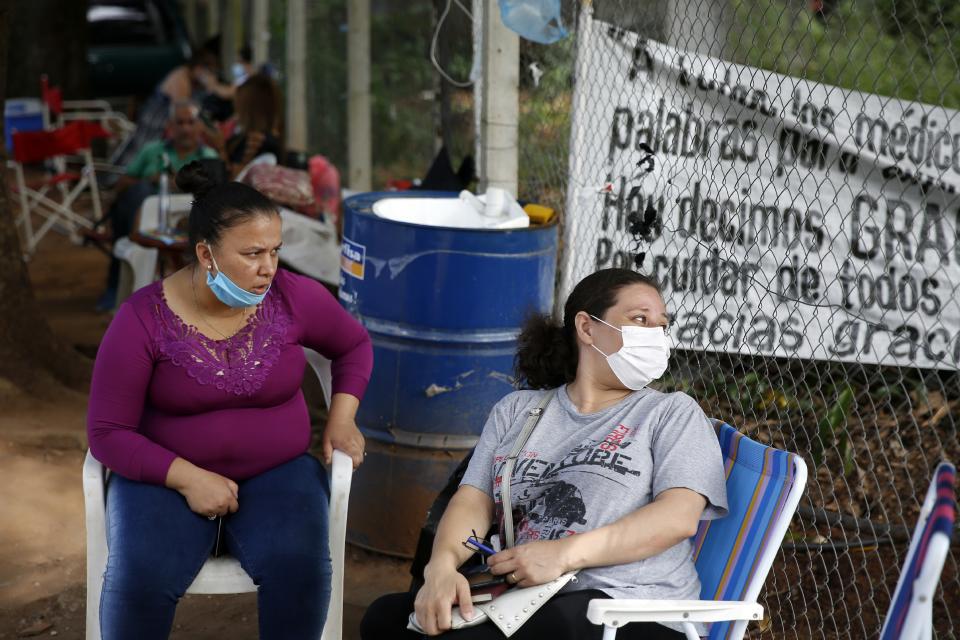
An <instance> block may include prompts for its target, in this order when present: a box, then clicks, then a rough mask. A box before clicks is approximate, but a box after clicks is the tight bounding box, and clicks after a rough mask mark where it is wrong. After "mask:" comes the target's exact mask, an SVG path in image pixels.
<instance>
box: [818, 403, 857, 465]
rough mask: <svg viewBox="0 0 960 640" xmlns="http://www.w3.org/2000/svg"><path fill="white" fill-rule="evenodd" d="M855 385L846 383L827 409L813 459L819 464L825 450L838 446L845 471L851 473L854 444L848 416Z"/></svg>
mask: <svg viewBox="0 0 960 640" xmlns="http://www.w3.org/2000/svg"><path fill="white" fill-rule="evenodd" d="M853 397H854V394H853V387H851V386H850V385H844V387H843V389H842V390H841V391H840V394H839V395H838V396H837V399H836V401H834V403H833V404H832V405H831V406H830V408H829V409H828V410H827V413H826V415H824V416H823V418H821V420H820V423H819V424H818V425H817V435H818V437H817V440H816V441H814V449H813V460H814V463H815V464H817V465H819V464H820V463H821V462H823V456H824V451H825V450H826V449H827V448H833V446H834V442H836V448H837V449H838V450H839V451H840V456H841V458H842V459H843V473H844V474H845V475H849V474H850V472H852V471H853V465H854V460H853V446H852V445H851V443H850V433H849V431H848V430H847V416H849V415H850V409H851V408H852V407H853Z"/></svg>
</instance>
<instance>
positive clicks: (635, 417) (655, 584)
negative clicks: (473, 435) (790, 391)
mask: <svg viewBox="0 0 960 640" xmlns="http://www.w3.org/2000/svg"><path fill="white" fill-rule="evenodd" d="M544 393H546V392H545V391H516V392H514V393H511V394H510V395H508V396H506V397H505V398H503V399H502V400H500V402H498V403H497V404H496V406H494V408H493V411H492V412H491V413H490V417H489V418H488V419H487V423H486V425H485V426H484V429H483V434H482V435H481V436H480V441H479V442H478V443H477V447H476V450H475V451H474V454H473V458H472V459H471V461H470V464H469V466H468V468H467V471H466V473H465V474H464V476H463V480H462V482H461V484H468V485H470V486H473V487H476V488H478V489H480V490H481V491H483V492H485V493H486V494H487V495H489V496H491V497H492V498H493V499H494V503H495V505H496V508H495V512H496V518H497V521H498V522H500V526H501V527H502V526H503V508H502V504H501V499H500V477H501V475H500V474H501V470H502V469H503V466H504V464H505V461H506V458H507V456H508V455H509V454H510V450H511V448H512V447H513V444H514V441H515V440H516V439H517V436H518V435H519V433H520V430H521V429H522V428H523V424H524V423H525V422H526V419H527V414H528V412H529V410H530V409H532V408H534V407H536V406H537V404H538V403H539V402H540V400H541V398H542V397H543V394H544ZM676 487H683V488H687V489H691V490H693V491H696V492H697V493H699V494H701V495H702V496H704V498H706V499H707V506H706V508H705V510H704V512H703V515H702V516H701V517H702V519H704V520H710V519H714V518H720V517H723V516H725V515H726V513H727V493H726V482H725V477H724V469H723V458H722V455H721V453H720V445H719V444H718V441H717V436H716V432H715V431H714V429H713V427H712V426H711V424H710V422H709V421H708V420H707V418H706V416H705V415H704V413H703V411H702V410H701V409H700V406H699V405H698V404H697V403H696V401H694V400H693V398H691V397H690V396H688V395H686V394H684V393H669V394H665V393H660V392H659V391H654V390H652V389H642V390H640V391H636V392H634V393H632V394H630V395H629V396H627V397H626V398H624V399H623V400H621V401H620V402H619V403H617V404H615V405H614V406H612V407H608V408H606V409H604V410H603V411H598V412H597V413H591V414H588V415H581V414H579V413H578V412H577V409H576V408H575V407H574V406H573V403H572V402H571V401H570V397H569V396H568V395H567V391H566V387H561V388H560V389H558V390H557V395H556V397H555V398H554V399H553V401H552V402H551V403H550V405H549V406H548V407H547V409H546V411H545V412H544V414H543V416H542V417H541V418H540V422H539V423H538V424H537V426H536V428H535V429H534V431H533V433H532V434H531V436H530V439H529V440H528V441H527V444H526V446H525V447H524V448H523V449H522V450H521V451H520V455H519V457H518V458H517V462H516V466H515V467H514V470H513V476H512V478H511V491H510V493H511V496H512V503H513V518H514V526H515V529H516V534H515V535H516V543H517V544H518V545H519V544H523V543H525V542H530V541H533V540H555V539H557V538H562V537H564V536H569V535H573V534H576V533H582V532H585V531H590V530H592V529H596V528H598V527H602V526H605V525H608V524H611V523H613V522H616V521H617V520H619V519H621V518H622V517H624V516H626V515H627V514H629V513H631V512H633V511H635V510H637V509H639V508H640V507H642V506H644V505H646V504H648V503H650V502H652V501H653V500H654V499H655V498H656V497H657V496H658V495H659V494H660V493H662V492H663V491H665V490H667V489H672V488H676ZM501 539H502V538H501ZM566 588H567V589H568V590H570V589H600V590H601V591H603V592H605V593H607V594H608V595H610V596H612V597H614V598H660V599H677V600H685V599H698V598H699V597H700V580H699V578H698V577H697V572H696V568H695V567H694V564H693V558H692V545H691V542H690V540H684V541H683V542H680V543H679V544H677V545H675V546H673V547H671V548H669V549H667V550H666V551H664V552H662V553H660V554H658V555H656V556H653V557H650V558H647V559H645V560H640V561H638V562H632V563H629V564H621V565H614V566H609V567H592V568H589V569H584V570H582V571H580V573H579V574H577V581H576V582H571V583H569V584H568V586H567V587H566ZM668 626H674V625H668Z"/></svg>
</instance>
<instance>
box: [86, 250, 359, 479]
mask: <svg viewBox="0 0 960 640" xmlns="http://www.w3.org/2000/svg"><path fill="white" fill-rule="evenodd" d="M302 347H309V348H311V349H314V350H316V351H318V352H320V353H321V354H323V355H324V356H325V357H327V358H328V359H330V360H331V361H332V372H333V393H334V394H336V393H349V394H351V395H353V396H356V397H357V398H361V397H362V396H363V392H364V390H365V389H366V386H367V382H368V380H369V379H370V371H371V368H372V366H373V351H372V348H371V345H370V337H369V336H368V335H367V332H366V330H365V329H364V328H363V326H362V325H360V323H359V322H357V321H356V320H355V319H354V318H353V317H352V316H350V314H348V313H347V312H346V311H345V310H344V309H343V308H342V307H341V306H340V305H339V304H338V303H337V301H336V299H335V298H334V297H333V296H332V295H331V294H330V293H329V292H328V291H327V290H326V289H325V288H324V287H323V286H322V285H321V284H319V283H318V282H316V281H314V280H311V279H309V278H305V277H303V276H299V275H295V274H293V273H290V272H288V271H284V270H282V269H280V270H278V271H277V274H276V277H275V278H274V280H273V284H272V286H271V287H270V290H269V291H268V292H267V295H266V297H265V298H264V300H263V302H261V303H260V306H259V307H258V309H257V311H256V313H255V314H254V315H253V316H252V317H251V318H250V319H249V320H248V322H247V324H246V325H245V326H244V328H243V329H241V330H240V331H239V332H238V333H237V334H236V335H234V336H231V337H230V338H228V339H226V340H213V339H210V338H208V337H206V336H204V335H202V334H201V333H199V332H198V331H197V329H196V328H195V327H193V326H190V325H187V324H185V323H184V322H183V320H181V319H180V317H179V316H177V315H176V314H174V313H173V311H171V310H170V307H169V306H167V303H166V300H165V298H164V295H163V288H162V285H161V283H160V282H156V283H154V284H152V285H150V286H148V287H144V288H143V289H141V290H140V291H137V292H136V293H135V294H133V296H131V297H130V298H129V299H128V300H127V301H126V302H124V303H123V304H122V305H121V307H120V309H119V310H118V311H117V314H116V316H115V317H114V319H113V322H111V323H110V327H109V328H108V329H107V332H106V334H105V335H104V337H103V341H102V342H101V343H100V350H99V351H98V352H97V361H96V364H95V365H94V370H93V382H92V385H91V389H90V408H89V412H88V414H87V433H88V436H89V441H90V450H91V452H92V453H93V456H94V457H95V458H96V459H97V460H99V461H100V462H101V463H103V464H104V465H106V466H107V467H109V468H110V469H111V470H113V471H115V472H117V473H119V474H120V475H122V476H124V477H126V478H129V479H131V480H137V481H140V482H148V483H153V484H164V482H165V481H166V477H167V470H168V469H169V468H170V464H171V463H172V462H173V461H174V459H175V458H177V457H181V458H184V459H185V460H188V461H189V462H192V463H193V464H195V465H197V466H199V467H202V468H203V469H207V470H209V471H214V472H216V473H219V474H221V475H224V476H226V477H228V478H232V479H234V480H242V479H245V478H249V477H251V476H255V475H257V474H258V473H261V472H263V471H266V470H267V469H270V468H272V467H275V466H277V465H279V464H282V463H284V462H287V461H289V460H292V459H293V458H295V457H297V456H298V455H300V454H302V453H303V452H305V451H306V450H307V447H308V445H309V443H310V419H309V416H308V414H307V404H306V402H305V401H304V398H303V393H302V392H301V390H300V384H301V382H302V381H303V374H304V367H305V365H306V359H305V357H304V354H303V349H302Z"/></svg>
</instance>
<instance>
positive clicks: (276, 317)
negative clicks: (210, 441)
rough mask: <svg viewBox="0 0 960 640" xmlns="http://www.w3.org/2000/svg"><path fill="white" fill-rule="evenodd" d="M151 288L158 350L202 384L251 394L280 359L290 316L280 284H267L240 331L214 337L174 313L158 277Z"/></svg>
mask: <svg viewBox="0 0 960 640" xmlns="http://www.w3.org/2000/svg"><path fill="white" fill-rule="evenodd" d="M155 287H156V296H155V301H154V308H155V310H156V316H157V321H158V325H159V327H160V332H159V336H158V337H157V346H158V348H159V350H160V352H161V353H162V354H163V355H165V356H167V357H168V358H170V361H171V362H172V363H173V364H174V365H176V366H178V367H182V368H183V369H185V370H186V372H187V375H189V376H190V377H191V378H193V379H194V380H196V381H197V383H199V384H201V385H210V386H213V387H215V388H217V389H221V390H223V391H225V392H227V393H232V394H234V395H237V396H248V397H249V396H252V395H254V394H255V393H256V392H257V391H258V390H259V389H260V388H261V387H262V386H263V383H264V381H265V380H266V378H267V375H268V374H269V373H270V370H271V369H272V368H273V367H274V365H275V364H276V363H277V361H278V360H279V358H280V351H281V348H282V347H283V345H284V343H285V342H286V335H287V328H288V327H289V326H290V315H289V313H288V312H287V310H286V308H285V305H284V304H283V296H282V294H281V293H280V291H279V289H278V288H277V287H276V286H274V287H272V288H271V289H270V292H269V293H268V294H267V297H266V298H264V300H263V302H261V303H260V304H259V305H258V307H257V310H256V311H255V312H254V313H253V314H252V315H251V316H250V317H249V318H247V321H246V322H245V323H244V325H243V327H241V328H240V330H239V331H237V332H236V333H235V334H233V335H231V336H229V337H227V338H224V339H220V340H216V339H213V338H210V337H209V336H206V335H204V334H203V333H202V332H201V331H200V330H199V329H197V327H195V326H193V325H191V324H188V323H187V322H185V321H184V320H183V318H181V317H180V316H178V315H177V314H176V313H174V311H173V309H171V308H170V305H169V304H168V303H167V297H166V294H164V291H163V283H162V282H158V283H156V285H155Z"/></svg>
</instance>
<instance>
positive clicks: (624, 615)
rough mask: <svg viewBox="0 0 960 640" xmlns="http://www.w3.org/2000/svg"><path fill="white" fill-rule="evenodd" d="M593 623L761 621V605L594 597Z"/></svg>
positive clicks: (590, 613) (589, 612)
mask: <svg viewBox="0 0 960 640" xmlns="http://www.w3.org/2000/svg"><path fill="white" fill-rule="evenodd" d="M587 619H588V620H589V621H590V622H592V623H593V624H603V625H609V626H611V627H622V626H623V625H625V624H627V623H628V622H724V621H728V620H762V619H763V606H762V605H760V604H758V603H756V602H740V601H737V600H625V599H623V600H622V599H606V598H597V599H594V600H591V601H590V604H589V605H587Z"/></svg>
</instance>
